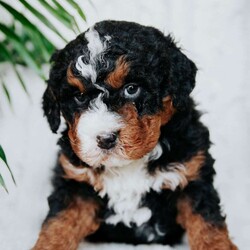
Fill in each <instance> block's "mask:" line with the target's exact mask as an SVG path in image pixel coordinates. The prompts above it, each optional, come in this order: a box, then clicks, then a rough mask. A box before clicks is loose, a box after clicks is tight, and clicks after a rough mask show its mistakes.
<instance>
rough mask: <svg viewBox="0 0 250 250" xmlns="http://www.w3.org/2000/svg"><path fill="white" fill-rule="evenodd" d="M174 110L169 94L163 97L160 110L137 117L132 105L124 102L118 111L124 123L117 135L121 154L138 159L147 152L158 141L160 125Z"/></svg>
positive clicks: (169, 117)
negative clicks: (153, 113)
mask: <svg viewBox="0 0 250 250" xmlns="http://www.w3.org/2000/svg"><path fill="white" fill-rule="evenodd" d="M174 112H175V110H174V108H173V105H172V100H171V98H170V97H169V96H168V97H166V98H164V99H163V110H162V111H160V112H159V113H157V114H155V115H145V116H143V117H142V118H139V117H138V114H137V111H136V108H135V106H134V105H132V104H125V106H124V107H123V108H121V109H120V110H119V112H118V113H119V114H120V115H122V116H123V119H124V122H125V124H126V125H125V127H124V128H123V129H121V131H120V135H119V139H120V143H121V151H122V153H123V155H125V156H126V157H127V158H129V159H139V158H141V157H143V156H144V155H145V154H147V153H149V152H150V151H151V150H152V149H153V148H154V147H155V146H156V144H157V142H158V139H159V137H160V127H161V126H162V125H164V124H166V123H167V122H168V121H169V120H170V119H171V117H172V115H173V114H174Z"/></svg>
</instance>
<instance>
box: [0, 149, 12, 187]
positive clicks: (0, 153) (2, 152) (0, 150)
mask: <svg viewBox="0 0 250 250" xmlns="http://www.w3.org/2000/svg"><path fill="white" fill-rule="evenodd" d="M0 159H1V160H2V161H3V162H4V163H5V165H6V166H7V168H8V170H9V172H10V174H11V178H12V180H13V182H14V183H15V184H16V181H15V178H14V176H13V174H12V172H11V169H10V167H9V164H8V162H7V159H6V156H5V153H4V151H3V148H2V146H1V145H0Z"/></svg>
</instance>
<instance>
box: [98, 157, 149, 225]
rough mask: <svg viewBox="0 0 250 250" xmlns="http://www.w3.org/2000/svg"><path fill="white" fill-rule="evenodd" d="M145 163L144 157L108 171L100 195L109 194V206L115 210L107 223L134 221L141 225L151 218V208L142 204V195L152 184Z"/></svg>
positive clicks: (128, 222) (128, 223)
mask: <svg viewBox="0 0 250 250" xmlns="http://www.w3.org/2000/svg"><path fill="white" fill-rule="evenodd" d="M145 164H146V162H145V159H144V158H143V159H140V160H136V161H133V162H132V163H131V164H129V165H128V166H123V167H119V168H118V167H117V168H112V172H111V171H108V172H107V173H106V174H105V175H104V176H103V187H104V188H103V190H102V191H101V192H100V193H99V195H100V196H101V197H104V196H105V195H107V196H108V198H109V202H108V207H109V208H113V210H114V212H115V214H114V215H112V216H110V217H108V218H107V219H106V223H109V224H117V223H118V222H123V223H124V224H125V225H127V226H130V223H132V222H133V223H135V224H136V225H137V226H140V225H142V224H143V223H144V222H146V221H148V220H149V219H150V217H151V211H150V209H149V208H147V207H141V206H140V202H141V199H142V197H143V196H144V195H145V193H146V192H148V191H149V190H150V187H151V186H152V178H150V176H149V175H148V173H147V172H146V168H145Z"/></svg>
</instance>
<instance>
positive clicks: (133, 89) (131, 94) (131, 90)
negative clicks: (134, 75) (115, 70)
mask: <svg viewBox="0 0 250 250" xmlns="http://www.w3.org/2000/svg"><path fill="white" fill-rule="evenodd" d="M140 92H141V88H140V86H138V85H137V84H134V83H132V84H129V85H127V86H126V87H125V88H124V95H125V97H127V98H135V97H137V96H138V95H139V94H140Z"/></svg>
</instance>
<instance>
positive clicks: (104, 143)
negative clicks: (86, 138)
mask: <svg viewBox="0 0 250 250" xmlns="http://www.w3.org/2000/svg"><path fill="white" fill-rule="evenodd" d="M117 137H118V133H109V134H103V135H98V136H97V137H96V141H97V145H98V147H99V148H102V149H111V148H113V147H115V145H116V142H117Z"/></svg>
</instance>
